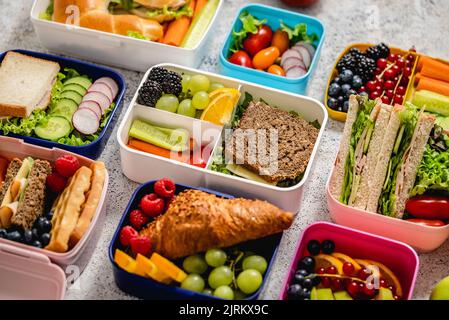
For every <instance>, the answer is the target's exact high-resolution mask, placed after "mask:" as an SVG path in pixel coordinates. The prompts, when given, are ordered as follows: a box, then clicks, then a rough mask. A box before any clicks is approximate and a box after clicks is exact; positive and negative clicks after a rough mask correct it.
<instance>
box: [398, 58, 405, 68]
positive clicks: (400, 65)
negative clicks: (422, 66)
mask: <svg viewBox="0 0 449 320" xmlns="http://www.w3.org/2000/svg"><path fill="white" fill-rule="evenodd" d="M396 65H397V66H398V67H399V68H400V69H402V68H404V66H405V60H404V59H402V58H399V59H398V60H396Z"/></svg>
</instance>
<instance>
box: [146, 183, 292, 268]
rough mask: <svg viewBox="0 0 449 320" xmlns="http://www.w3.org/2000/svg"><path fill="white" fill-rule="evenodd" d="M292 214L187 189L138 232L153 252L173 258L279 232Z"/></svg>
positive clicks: (263, 204) (257, 202)
mask: <svg viewBox="0 0 449 320" xmlns="http://www.w3.org/2000/svg"><path fill="white" fill-rule="evenodd" d="M293 217H294V216H293V214H292V213H290V212H286V211H283V210H281V209H279V208H277V207H276V206H274V205H272V204H270V203H268V202H266V201H261V200H248V199H242V198H238V199H223V198H219V197H217V196H215V195H212V194H209V193H206V192H203V191H199V190H187V191H184V192H182V193H180V194H179V195H178V196H176V198H175V199H174V200H173V202H172V203H171V204H170V206H169V208H168V209H167V212H166V213H165V214H164V215H162V216H160V217H158V218H157V219H156V220H154V221H153V222H151V223H150V224H149V225H148V226H147V227H146V228H145V229H143V230H142V231H141V235H144V236H147V237H148V238H150V240H151V242H152V245H153V249H154V250H155V252H157V253H159V254H161V255H163V256H165V257H167V258H169V259H176V258H180V257H184V256H188V255H192V254H195V253H200V252H203V251H206V250H208V249H212V248H222V247H229V246H232V245H235V244H238V243H240V242H244V241H248V240H253V239H258V238H262V237H266V236H269V235H272V234H276V233H279V232H282V231H283V230H285V229H288V228H289V227H290V225H291V224H292V222H293Z"/></svg>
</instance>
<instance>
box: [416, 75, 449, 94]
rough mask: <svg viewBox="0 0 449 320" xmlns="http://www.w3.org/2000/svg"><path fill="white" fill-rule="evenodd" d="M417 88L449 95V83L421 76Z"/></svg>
mask: <svg viewBox="0 0 449 320" xmlns="http://www.w3.org/2000/svg"><path fill="white" fill-rule="evenodd" d="M416 90H429V91H432V92H436V93H439V94H442V95H445V96H448V97H449V83H447V82H444V81H440V80H435V79H432V78H428V77H424V76H421V78H420V79H419V82H418V86H417V87H416Z"/></svg>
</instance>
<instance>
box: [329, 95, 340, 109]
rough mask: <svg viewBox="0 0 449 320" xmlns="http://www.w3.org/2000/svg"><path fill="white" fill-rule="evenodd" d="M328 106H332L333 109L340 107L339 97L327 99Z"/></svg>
mask: <svg viewBox="0 0 449 320" xmlns="http://www.w3.org/2000/svg"><path fill="white" fill-rule="evenodd" d="M327 106H328V107H329V108H331V109H334V110H335V109H337V107H338V101H337V99H335V98H332V97H331V98H329V99H328V100H327Z"/></svg>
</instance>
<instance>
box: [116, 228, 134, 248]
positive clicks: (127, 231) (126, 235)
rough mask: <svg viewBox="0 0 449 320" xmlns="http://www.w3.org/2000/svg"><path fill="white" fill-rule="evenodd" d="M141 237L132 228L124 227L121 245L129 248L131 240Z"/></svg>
mask: <svg viewBox="0 0 449 320" xmlns="http://www.w3.org/2000/svg"><path fill="white" fill-rule="evenodd" d="M138 236H139V233H138V232H137V231H136V230H135V229H134V228H133V227H131V226H126V227H123V228H122V230H121V231H120V243H121V244H122V245H124V246H129V244H130V241H131V239H133V238H136V237H138Z"/></svg>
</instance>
